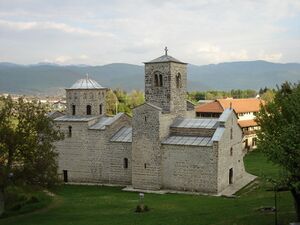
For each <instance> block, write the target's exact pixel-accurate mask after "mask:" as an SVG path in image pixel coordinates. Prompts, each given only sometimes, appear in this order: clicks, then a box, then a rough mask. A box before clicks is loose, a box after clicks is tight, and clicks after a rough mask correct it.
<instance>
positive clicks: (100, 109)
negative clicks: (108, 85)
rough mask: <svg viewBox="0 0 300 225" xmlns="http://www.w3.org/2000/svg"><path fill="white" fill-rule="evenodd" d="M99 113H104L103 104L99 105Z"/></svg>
mask: <svg viewBox="0 0 300 225" xmlns="http://www.w3.org/2000/svg"><path fill="white" fill-rule="evenodd" d="M99 114H100V115H102V104H100V105H99Z"/></svg>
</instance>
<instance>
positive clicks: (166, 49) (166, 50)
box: [165, 46, 169, 55]
mask: <svg viewBox="0 0 300 225" xmlns="http://www.w3.org/2000/svg"><path fill="white" fill-rule="evenodd" d="M168 50H169V49H168V47H167V46H166V47H165V55H168Z"/></svg>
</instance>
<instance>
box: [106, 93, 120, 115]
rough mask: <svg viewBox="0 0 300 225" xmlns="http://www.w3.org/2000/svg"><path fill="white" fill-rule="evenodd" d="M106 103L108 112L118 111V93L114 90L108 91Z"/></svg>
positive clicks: (110, 113)
mask: <svg viewBox="0 0 300 225" xmlns="http://www.w3.org/2000/svg"><path fill="white" fill-rule="evenodd" d="M105 104H106V113H107V114H109V115H113V114H116V113H117V107H118V104H119V101H118V98H117V96H116V94H115V93H114V92H113V91H112V90H109V91H108V92H107V93H106V99H105Z"/></svg>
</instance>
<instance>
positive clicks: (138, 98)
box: [129, 90, 145, 109]
mask: <svg viewBox="0 0 300 225" xmlns="http://www.w3.org/2000/svg"><path fill="white" fill-rule="evenodd" d="M144 102H145V97H144V93H143V92H142V91H137V90H133V91H132V92H131V93H130V95H129V106H130V108H132V109H133V108H135V107H137V106H138V105H141V104H143V103H144Z"/></svg>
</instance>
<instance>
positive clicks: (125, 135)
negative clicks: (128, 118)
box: [110, 127, 132, 143]
mask: <svg viewBox="0 0 300 225" xmlns="http://www.w3.org/2000/svg"><path fill="white" fill-rule="evenodd" d="M110 141H113V142H128V143H130V142H132V127H122V128H121V129H120V130H119V131H118V132H117V133H115V134H114V136H113V137H112V138H111V139H110Z"/></svg>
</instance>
